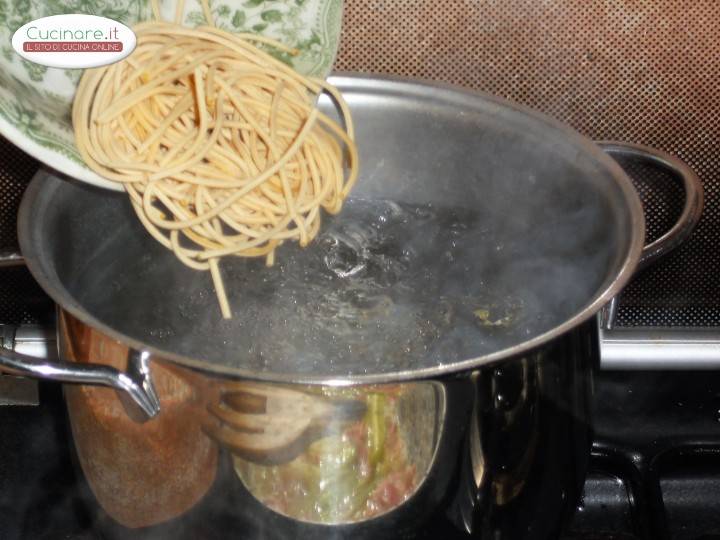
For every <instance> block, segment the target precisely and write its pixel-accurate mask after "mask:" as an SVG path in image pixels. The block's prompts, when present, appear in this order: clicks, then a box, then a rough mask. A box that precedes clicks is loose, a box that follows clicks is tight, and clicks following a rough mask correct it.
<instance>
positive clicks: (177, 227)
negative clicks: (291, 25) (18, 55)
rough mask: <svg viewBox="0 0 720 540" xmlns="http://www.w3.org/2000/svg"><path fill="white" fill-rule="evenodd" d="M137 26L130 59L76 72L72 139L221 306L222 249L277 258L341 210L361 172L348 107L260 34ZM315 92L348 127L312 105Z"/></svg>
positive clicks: (226, 313)
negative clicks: (286, 245) (279, 56)
mask: <svg viewBox="0 0 720 540" xmlns="http://www.w3.org/2000/svg"><path fill="white" fill-rule="evenodd" d="M205 4H206V3H205ZM209 11H210V10H209V7H208V6H207V5H205V12H206V13H209ZM180 13H181V11H180V10H178V13H176V20H177V19H178V18H179V16H180ZM134 30H135V33H136V35H137V47H136V50H135V51H134V52H133V54H132V55H131V56H130V57H129V58H128V59H127V60H125V61H123V62H118V63H116V64H111V65H109V66H104V67H100V68H95V69H91V70H87V71H86V72H85V74H84V75H83V77H82V79H81V81H80V84H79V86H78V89H77V94H76V97H75V102H74V106H73V126H74V129H75V140H76V143H77V147H78V150H79V151H80V154H81V155H82V157H83V159H84V160H85V162H86V163H87V164H88V166H89V167H91V168H92V169H93V170H94V171H96V172H97V173H98V174H100V175H101V176H103V177H105V178H108V179H110V180H113V181H116V182H120V183H122V184H123V186H124V187H125V190H126V191H127V193H128V196H129V198H130V201H131V203H132V206H133V208H134V209H135V212H136V213H137V215H138V217H139V219H140V221H141V222H142V224H143V225H144V226H145V228H146V229H147V230H148V232H149V233H150V234H151V235H152V236H153V237H154V238H155V239H156V240H157V241H158V242H160V243H161V244H162V245H163V246H165V247H166V248H168V249H170V250H172V251H173V252H174V253H175V255H176V256H177V258H178V259H179V260H180V261H181V262H182V263H184V264H186V265H187V266H189V267H191V268H194V269H197V270H207V271H209V273H210V275H211V277H212V281H213V284H214V287H215V291H216V294H217V296H218V302H219V305H220V308H221V312H222V314H223V317H225V318H229V317H230V316H231V311H230V306H229V303H228V300H227V296H226V293H225V284H224V283H223V279H222V276H221V271H220V267H219V260H220V258H221V257H224V256H228V255H234V256H240V257H265V259H266V263H267V264H268V265H271V264H273V262H274V260H275V249H277V247H278V246H279V245H281V244H282V243H283V242H285V241H297V242H298V243H299V244H300V245H301V246H306V245H307V244H308V243H309V242H311V241H312V240H313V238H314V237H315V236H316V235H317V233H318V231H319V229H320V222H321V214H322V213H321V212H320V209H321V208H323V209H325V211H327V212H328V213H331V214H335V213H337V212H339V211H340V210H341V208H342V204H343V201H344V199H345V198H346V197H347V195H348V193H349V192H350V189H351V188H352V186H353V184H354V183H355V180H356V178H357V162H358V155H357V150H356V147H355V144H354V132H353V124H352V118H351V117H350V113H349V110H348V107H347V104H346V103H345V102H344V100H343V99H342V96H341V95H340V93H339V92H338V91H337V90H336V89H335V88H333V87H332V86H330V85H329V84H327V83H326V82H324V81H321V80H317V79H310V78H306V77H303V76H301V75H299V74H298V73H296V72H295V71H294V70H293V69H292V68H290V67H289V66H287V65H286V64H284V63H282V62H280V61H279V60H276V59H275V58H274V57H272V56H271V55H269V54H267V53H265V52H263V51H262V50H260V49H258V48H257V47H256V46H255V45H254V43H253V42H261V43H263V44H264V45H266V46H271V47H276V48H278V49H280V50H283V51H289V49H287V47H285V46H283V45H281V44H279V43H276V42H274V41H272V40H269V39H268V38H264V37H260V36H254V35H242V34H231V33H228V32H225V31H223V30H221V29H218V28H215V27H210V26H207V27H201V28H195V29H191V28H185V27H183V26H179V25H177V24H172V23H165V22H160V21H155V22H146V23H141V24H139V25H137V26H136V27H135V28H134ZM322 93H325V94H327V95H328V96H329V97H330V98H331V100H332V101H333V102H334V103H335V104H336V106H337V109H338V112H339V114H340V116H341V117H342V124H343V125H342V126H341V125H340V124H338V123H337V122H335V121H334V120H333V119H331V118H330V117H328V116H327V115H326V114H324V113H322V112H321V111H320V110H319V109H318V108H317V107H316V101H317V98H318V97H319V95H320V94H322Z"/></svg>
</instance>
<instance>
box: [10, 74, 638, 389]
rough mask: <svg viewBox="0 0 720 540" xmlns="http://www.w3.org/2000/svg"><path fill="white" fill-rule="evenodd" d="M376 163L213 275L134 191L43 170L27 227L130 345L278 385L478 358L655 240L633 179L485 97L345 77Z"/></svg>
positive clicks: (52, 281) (55, 277)
mask: <svg viewBox="0 0 720 540" xmlns="http://www.w3.org/2000/svg"><path fill="white" fill-rule="evenodd" d="M334 82H335V83H336V84H337V85H338V86H339V88H340V89H341V90H342V92H343V94H344V96H345V97H346V99H347V101H348V103H349V105H350V107H351V109H352V113H353V116H354V119H355V122H356V126H357V142H358V147H359V150H360V159H361V175H360V178H359V181H358V184H357V186H356V188H355V189H354V191H353V192H352V194H351V197H350V199H349V200H348V201H347V203H346V205H345V208H344V209H343V211H342V213H341V214H340V215H338V216H334V217H329V216H325V219H324V223H323V227H322V230H321V233H320V234H319V235H318V237H317V238H316V239H315V241H314V242H312V244H311V245H310V246H309V247H307V248H306V249H300V248H299V247H298V246H297V245H290V244H286V245H284V246H282V247H281V248H280V249H279V250H278V252H277V256H276V263H275V266H274V267H272V268H267V267H266V266H265V264H264V261H263V260H253V259H243V258H227V259H225V260H223V261H222V263H221V271H222V273H223V274H224V278H225V283H226V289H227V292H228V296H229V300H230V304H231V306H232V308H233V313H234V317H233V318H232V319H231V320H223V319H222V317H221V314H220V310H219V308H218V306H217V300H216V297H215V294H214V291H213V287H212V283H211V279H210V276H209V274H207V273H203V272H198V271H195V270H191V269H189V268H187V267H185V266H184V265H183V264H181V263H180V262H179V261H177V260H176V258H175V256H174V255H173V254H172V253H171V252H170V251H167V250H166V249H165V248H163V247H162V246H160V245H159V244H158V243H157V242H156V241H155V240H153V239H152V238H151V237H150V236H149V234H147V233H146V232H145V230H144V229H143V227H142V226H141V224H140V223H139V221H138V220H137V218H136V217H135V215H134V213H133V211H132V209H131V207H130V205H129V204H128V201H127V200H126V196H125V195H124V194H118V193H110V192H107V191H103V190H100V189H97V188H92V187H88V186H85V185H79V184H78V183H74V182H69V181H65V180H60V179H57V178H55V177H52V176H49V175H47V174H46V175H45V176H44V177H41V178H37V179H36V180H35V181H34V183H33V184H32V185H31V187H30V188H29V189H28V192H27V194H26V198H25V201H24V205H23V209H22V212H21V217H20V224H19V230H20V232H19V236H20V240H21V244H22V246H21V247H22V249H23V252H24V254H25V255H26V258H27V260H28V265H29V267H30V269H31V270H32V272H33V274H34V275H35V276H36V278H37V279H38V280H39V281H40V282H41V284H42V285H43V286H44V287H45V288H46V289H47V290H48V292H49V293H50V294H51V295H52V296H53V297H54V298H55V300H56V301H58V302H59V303H60V304H61V305H63V307H64V308H65V309H68V310H69V311H71V312H72V313H73V314H74V315H76V316H78V317H79V318H80V319H82V320H84V321H85V322H88V323H90V324H92V325H94V326H97V327H99V328H101V329H103V330H105V331H106V332H109V333H110V334H111V335H113V336H115V337H119V338H120V339H122V340H124V341H125V342H127V343H129V344H131V345H133V346H135V347H143V348H147V349H149V350H150V351H152V352H156V353H158V354H160V355H162V356H164V357H165V358H169V359H171V360H175V361H177V362H180V363H184V364H186V365H191V366H194V367H200V368H203V369H206V370H210V371H216V372H223V373H233V374H237V375H244V376H252V377H255V378H260V379H266V380H274V381H293V382H318V381H319V382H328V381H331V380H337V379H342V380H351V381H356V382H364V381H368V382H369V381H371V380H380V379H383V380H389V379H402V378H409V377H414V376H420V375H432V374H436V373H440V372H445V371H450V370H457V369H461V368H467V367H470V366H472V365H479V364H481V363H483V362H486V361H490V360H494V359H497V358H500V357H502V356H505V355H509V354H513V353H516V352H519V351H520V350H521V349H522V348H529V347H530V346H534V345H538V344H540V343H541V342H542V341H543V340H547V339H550V338H551V337H553V336H554V335H557V334H559V333H561V332H562V331H564V330H567V329H568V328H569V327H570V326H571V325H573V324H577V323H579V322H580V321H581V320H584V319H586V318H587V317H589V316H590V315H591V314H592V313H594V311H596V310H597V309H599V307H600V306H601V305H602V303H604V302H605V301H607V300H608V299H609V298H610V297H611V296H612V295H613V294H615V293H616V292H617V290H618V289H619V287H620V286H621V285H622V284H624V282H625V281H626V280H627V279H628V277H629V274H630V273H631V271H632V268H633V266H634V263H635V261H636V259H637V257H638V255H639V250H640V248H641V243H642V239H643V234H644V229H643V220H642V216H641V212H640V205H639V202H638V200H637V196H636V195H635V193H634V191H633V190H632V187H631V186H630V184H629V181H628V179H627V178H626V177H625V175H624V174H623V173H622V172H621V170H620V169H619V167H618V166H617V165H616V164H615V163H614V162H613V161H612V160H611V159H610V158H608V157H606V156H604V155H603V154H602V152H601V151H600V150H599V149H598V148H597V147H595V146H594V145H592V144H591V143H589V142H588V141H586V140H585V139H583V138H581V137H579V136H578V135H576V134H575V133H574V132H572V131H570V130H569V129H567V128H565V127H563V126H560V125H558V124H556V123H554V122H552V121H550V120H547V119H545V118H544V117H542V116H539V115H535V114H534V113H530V112H528V111H526V110H524V109H520V108H516V107H514V106H511V105H509V104H507V103H505V102H502V101H500V100H497V99H495V98H490V97H487V96H484V95H481V94H468V93H462V92H458V91H454V90H451V89H446V88H440V87H435V86H429V85H422V84H414V83H404V82H393V81H387V80H377V79H365V78H357V77H343V78H339V79H336V80H335V81H334Z"/></svg>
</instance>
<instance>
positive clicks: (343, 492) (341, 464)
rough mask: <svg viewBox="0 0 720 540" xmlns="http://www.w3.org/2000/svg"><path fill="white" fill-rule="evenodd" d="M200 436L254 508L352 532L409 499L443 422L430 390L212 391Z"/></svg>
mask: <svg viewBox="0 0 720 540" xmlns="http://www.w3.org/2000/svg"><path fill="white" fill-rule="evenodd" d="M214 396H215V399H214V400H213V401H212V402H211V403H210V404H209V406H208V411H209V413H210V415H209V421H208V423H207V424H206V425H205V430H206V432H207V433H208V434H210V435H211V436H212V437H213V438H214V439H215V440H216V441H218V442H219V443H220V444H222V445H223V446H224V447H225V448H227V449H228V450H230V451H231V452H232V453H233V463H234V467H235V471H236V473H237V475H238V476H239V477H240V479H241V480H242V482H243V484H244V486H245V488H246V489H247V490H248V491H249V492H250V493H251V494H252V495H253V497H255V498H256V499H257V500H258V501H260V502H261V503H263V504H264V505H266V506H267V507H269V508H271V509H272V510H274V511H276V512H278V513H280V514H282V515H284V516H287V517H290V518H293V519H297V520H299V521H303V522H308V523H319V524H343V523H356V522H360V521H364V520H368V519H371V518H374V517H377V516H380V515H382V514H385V513H387V512H389V511H391V510H393V509H395V508H397V507H398V506H400V505H402V504H403V503H404V502H405V501H407V500H408V499H409V498H411V497H412V495H413V494H414V493H415V492H416V491H417V489H418V488H419V486H420V485H421V484H422V483H423V480H424V479H425V477H426V476H427V474H428V472H429V471H430V469H431V467H432V463H433V459H434V456H435V454H436V450H437V446H438V443H439V439H440V434H441V432H442V427H443V422H444V411H445V406H444V392H443V387H442V385H439V384H435V383H412V384H394V385H377V386H362V387H354V388H333V387H328V386H324V387H298V386H293V387H284V386H280V385H268V384H256V383H246V382H218V383H217V384H216V385H215V391H214Z"/></svg>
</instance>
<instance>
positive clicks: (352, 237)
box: [87, 199, 562, 376]
mask: <svg viewBox="0 0 720 540" xmlns="http://www.w3.org/2000/svg"><path fill="white" fill-rule="evenodd" d="M498 223H500V222H498V221H493V220H488V219H487V216H485V219H481V217H480V216H479V215H478V213H477V212H476V211H473V210H468V209H461V208H436V207H434V206H433V205H431V204H426V205H405V204H397V203H394V202H390V201H377V200H376V201H367V200H358V199H351V200H349V201H347V203H346V205H345V207H344V209H343V211H342V213H341V214H340V215H339V216H335V217H331V218H326V219H325V221H324V223H323V227H322V229H321V233H320V234H319V235H318V237H317V238H316V239H315V241H314V242H313V243H312V244H311V245H310V246H308V247H307V248H305V249H301V248H299V247H298V246H297V245H294V244H292V245H291V244H286V245H284V246H282V247H281V248H279V249H278V251H277V253H276V263H275V266H273V267H271V268H268V267H266V266H265V264H264V261H263V260H260V259H242V258H227V259H225V260H223V261H222V264H221V269H222V272H223V275H224V278H225V284H226V289H227V292H228V297H229V301H230V305H231V307H232V310H233V314H234V317H233V319H232V320H228V321H226V320H223V319H222V318H221V317H220V310H219V307H218V306H217V303H216V300H215V294H214V291H213V290H212V284H211V280H210V277H209V275H208V274H207V273H203V272H195V271H192V270H189V269H187V268H185V267H183V265H181V264H180V263H179V262H177V261H176V260H175V259H174V256H173V255H172V254H171V253H169V252H167V251H166V250H164V249H163V248H159V249H157V248H155V247H153V248H152V252H146V253H144V254H143V255H142V256H141V257H140V258H139V260H138V261H137V263H136V264H134V265H133V266H131V267H129V268H127V269H126V270H127V271H126V272H123V273H115V274H114V275H113V278H112V280H111V283H110V284H109V286H108V284H106V285H105V288H104V290H105V298H104V299H103V300H102V301H101V302H97V303H96V308H95V309H96V313H95V314H96V315H97V316H98V317H99V318H100V319H105V320H112V321H113V326H115V327H117V328H118V329H120V330H121V331H123V332H125V333H127V334H129V335H131V336H133V337H136V338H139V339H141V340H143V341H144V342H148V343H151V344H153V345H156V346H159V347H161V348H163V349H166V350H170V351H172V352H175V353H180V354H184V355H187V356H191V357H193V358H200V359H204V360H206V361H208V362H211V363H219V364H223V365H225V366H230V367H239V368H246V369H254V370H260V371H264V372H274V373H282V374H292V373H310V372H313V373H316V374H323V375H327V376H332V375H338V376H341V375H349V374H366V373H386V372H397V371H402V370H407V369H412V368H417V367H432V366H436V365H438V364H444V363H449V362H455V361H458V360H464V359H468V358H473V357H476V356H479V355H482V354H487V353H489V352H494V351H496V350H499V349H502V348H504V347H507V346H511V345H515V344H517V343H519V342H521V341H524V340H526V339H528V338H529V337H531V336H532V335H536V334H538V333H540V332H541V331H543V330H546V329H548V328H549V327H550V325H551V323H552V320H551V318H549V317H546V316H545V315H544V314H545V313H547V310H546V309H543V306H542V304H543V302H545V303H547V301H549V300H547V299H546V300H543V299H542V298H540V296H542V293H538V292H537V291H534V290H530V289H527V288H526V287H525V285H526V284H525V283H522V282H518V281H522V280H521V279H520V278H518V277H517V276H519V275H520V273H519V271H518V268H523V267H522V257H523V256H526V255H523V254H522V253H521V250H522V249H523V246H524V247H525V248H526V247H527V244H526V243H523V245H522V246H521V245H520V244H518V245H517V246H516V245H514V244H513V243H512V242H511V241H510V240H508V239H509V238H513V237H517V236H518V235H517V234H509V233H508V228H509V227H510V228H511V226H510V225H508V223H509V222H508V223H503V225H502V227H500V226H499V225H498ZM123 241H125V242H131V241H132V238H130V237H128V238H127V239H125V240H123ZM158 247H159V246H158ZM113 249H117V246H115V247H114V248H113ZM518 264H520V266H518ZM96 270H97V269H96ZM523 271H525V270H523ZM87 279H96V280H97V279H98V277H97V275H94V276H88V277H87ZM557 279H562V277H561V276H558V278H557ZM548 294H549V297H552V298H554V296H556V295H555V293H552V294H550V293H548ZM133 302H134V303H135V304H137V303H138V302H142V304H143V305H144V306H147V309H146V310H144V311H138V310H137V309H133V308H132V304H133ZM553 302H555V303H557V299H556V298H555V299H554V300H553ZM546 307H547V306H546ZM118 310H120V311H121V312H122V311H123V310H125V311H126V312H127V311H133V312H134V315H133V316H132V317H125V318H122V319H120V318H118V317H117V315H116V314H117V312H118Z"/></svg>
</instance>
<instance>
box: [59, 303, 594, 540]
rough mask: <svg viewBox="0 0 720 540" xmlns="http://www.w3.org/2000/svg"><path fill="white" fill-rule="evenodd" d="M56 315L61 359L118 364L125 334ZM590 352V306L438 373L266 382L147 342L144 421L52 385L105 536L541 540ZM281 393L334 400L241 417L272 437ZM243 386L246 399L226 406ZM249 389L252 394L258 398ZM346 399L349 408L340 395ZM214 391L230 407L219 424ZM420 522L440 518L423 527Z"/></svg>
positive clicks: (571, 443)
mask: <svg viewBox="0 0 720 540" xmlns="http://www.w3.org/2000/svg"><path fill="white" fill-rule="evenodd" d="M59 322H60V324H59V343H60V350H61V354H62V355H63V356H64V357H66V358H68V359H70V360H72V361H74V362H79V363H88V362H93V361H97V360H98V359H99V358H102V359H103V362H105V363H109V364H110V365H112V366H113V367H115V368H117V369H121V370H125V369H127V367H128V365H127V364H128V358H131V357H132V354H133V351H131V350H129V349H128V348H127V346H125V345H123V344H121V343H119V342H117V341H115V340H114V339H112V338H110V337H108V336H107V335H105V334H103V333H102V332H101V331H100V330H97V329H95V328H93V327H90V326H88V325H86V324H85V323H83V322H80V321H78V320H77V319H75V318H74V317H73V316H72V315H69V314H68V313H66V312H63V311H60V314H59ZM597 364H598V343H597V324H596V323H595V321H594V320H592V321H590V322H588V323H585V324H583V325H581V326H579V327H576V328H575V329H573V330H570V331H568V332H566V333H565V334H563V335H561V336H560V337H557V338H555V339H554V340H552V341H550V342H548V343H546V344H545V345H543V346H541V347H540V348H537V349H535V350H533V351H531V352H530V353H527V354H524V355H521V356H516V357H513V358H509V359H506V360H504V361H502V362H500V363H496V364H493V365H489V366H485V367H482V368H480V369H477V370H473V371H468V372H463V373H460V374H456V375H453V376H446V377H443V378H436V379H429V380H418V381H410V382H404V383H395V384H387V385H384V384H373V385H357V386H353V387H345V388H333V387H331V386H324V387H322V386H314V387H309V386H304V385H277V384H270V383H254V382H252V381H247V380H238V379H229V378H224V377H222V376H218V375H213V374H207V373H202V372H198V371H193V370H189V369H187V368H184V367H179V366H177V365H175V364H173V363H171V362H168V361H165V360H163V359H162V358H152V359H151V362H150V369H151V372H152V377H153V380H154V381H155V385H156V390H157V394H158V396H159V399H160V404H161V412H160V414H159V415H158V416H157V417H156V418H154V419H151V420H147V421H145V420H144V419H143V418H142V416H140V415H137V414H136V411H135V410H134V409H133V408H132V406H131V405H130V404H129V403H128V402H126V401H125V400H124V399H123V398H122V394H121V393H118V392H116V391H115V390H112V389H109V388H101V387H90V386H72V387H67V388H66V400H67V405H68V410H69V416H70V423H71V426H72V432H73V437H74V444H75V448H76V450H77V457H78V462H79V464H80V466H81V468H82V471H83V473H84V477H85V479H86V480H87V484H88V486H89V488H90V491H92V493H93V494H94V497H95V498H96V499H97V501H98V502H99V505H100V507H101V508H102V511H101V515H99V516H97V518H98V523H100V524H101V526H102V527H103V529H104V532H105V534H106V535H107V536H109V537H111V538H153V539H155V538H173V539H179V538H226V537H228V535H229V534H230V532H231V533H232V536H237V537H243V538H245V537H248V538H273V539H275V538H277V539H281V538H328V537H333V538H384V537H387V538H390V537H392V538H397V537H398V535H399V534H401V535H407V536H408V537H421V536H422V533H426V534H429V537H434V536H437V535H439V534H441V533H444V531H446V530H455V531H457V534H458V537H463V536H464V535H468V536H472V537H474V538H493V539H516V538H523V539H538V540H541V539H542V540H544V539H548V538H553V537H554V536H555V535H556V534H557V533H558V530H559V528H560V527H561V525H562V523H563V518H564V516H565V515H566V513H567V511H568V510H569V509H571V508H572V507H573V506H574V504H575V503H576V501H577V500H578V498H579V494H580V491H579V490H580V489H581V487H582V482H583V480H584V475H585V472H586V466H587V461H588V457H589V452H590V444H591V422H590V408H589V402H590V397H591V388H592V374H593V371H594V369H595V366H596V365H597ZM249 395H254V396H255V397H254V398H248V396H249ZM278 395H280V396H281V397H282V398H283V399H285V400H289V403H290V404H291V405H292V407H291V408H295V409H302V410H303V411H305V410H307V411H310V412H307V414H312V408H310V409H303V407H306V406H307V403H306V400H307V399H308V397H307V396H311V399H313V400H316V399H320V400H321V401H322V402H323V403H330V404H331V406H332V407H335V408H330V409H328V410H326V411H325V416H326V418H325V420H324V421H323V422H319V423H320V424H322V426H320V427H318V426H315V427H314V428H313V427H312V426H310V427H308V428H307V429H306V430H305V431H303V432H302V434H301V436H299V437H297V439H296V440H294V441H291V442H290V443H287V441H282V440H281V441H278V440H275V439H273V440H270V441H266V440H265V439H263V438H262V437H260V439H253V437H255V436H256V435H258V434H257V433H254V432H253V430H254V429H255V428H258V426H257V425H254V424H248V422H251V421H252V420H253V418H254V417H256V418H257V420H258V422H260V425H259V431H262V429H263V428H262V426H263V425H265V426H274V425H276V424H277V425H279V426H281V427H282V428H283V429H281V430H280V431H281V432H282V433H281V435H278V437H281V438H282V436H285V434H286V433H289V432H293V433H294V430H293V426H290V425H288V424H283V423H282V421H283V420H284V419H287V418H290V419H291V420H293V421H294V422H295V423H297V422H299V421H300V420H298V417H297V416H295V412H294V411H292V410H290V411H289V410H288V408H287V407H286V408H283V407H279V408H278V407H275V408H274V409H273V407H272V406H271V403H272V400H273V399H275V400H277V399H278V397H277V396H278ZM243 396H245V398H247V399H250V401H247V399H246V402H245V406H243V405H242V404H240V405H238V404H237V402H238V399H239V400H240V401H242V397H243ZM258 396H259V397H260V399H261V400H262V399H265V400H266V403H260V405H258V406H257V407H255V406H254V405H253V404H252V399H255V398H257V397H258ZM318 396H319V397H318ZM233 399H234V400H235V402H233ZM293 400H295V401H293ZM348 402H353V403H360V407H361V408H360V409H357V410H355V411H354V412H352V411H351V412H350V413H349V412H348V409H347V407H345V409H343V408H342V406H338V404H347V403H348ZM228 403H229V404H230V405H233V403H234V406H228ZM313 403H314V402H313ZM378 403H381V404H382V409H381V410H380V411H379V410H378ZM218 407H219V408H220V409H222V410H223V411H225V412H226V413H227V412H228V411H230V416H227V415H226V416H224V417H223V418H224V420H225V421H224V422H218V416H217V414H218ZM233 415H234V416H233ZM301 417H302V415H301V416H300V418H301ZM219 424H222V426H223V427H224V428H228V429H230V430H231V433H230V434H228V433H229V432H228V431H227V429H226V430H225V431H221V430H218V425H219ZM313 429H314V431H313ZM296 431H297V430H296ZM248 434H249V435H250V436H249V437H248ZM287 436H288V437H289V436H290V435H287ZM258 441H259V442H258ZM253 444H255V446H254V447H253ZM263 444H265V447H263ZM343 474H344V475H345V478H344V480H339V479H338V478H339V477H342V475H343ZM538 510H541V511H538ZM433 524H434V525H437V524H442V525H443V530H442V531H438V532H437V533H435V532H432V531H429V530H428V526H430V525H433ZM445 527H450V529H445Z"/></svg>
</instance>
